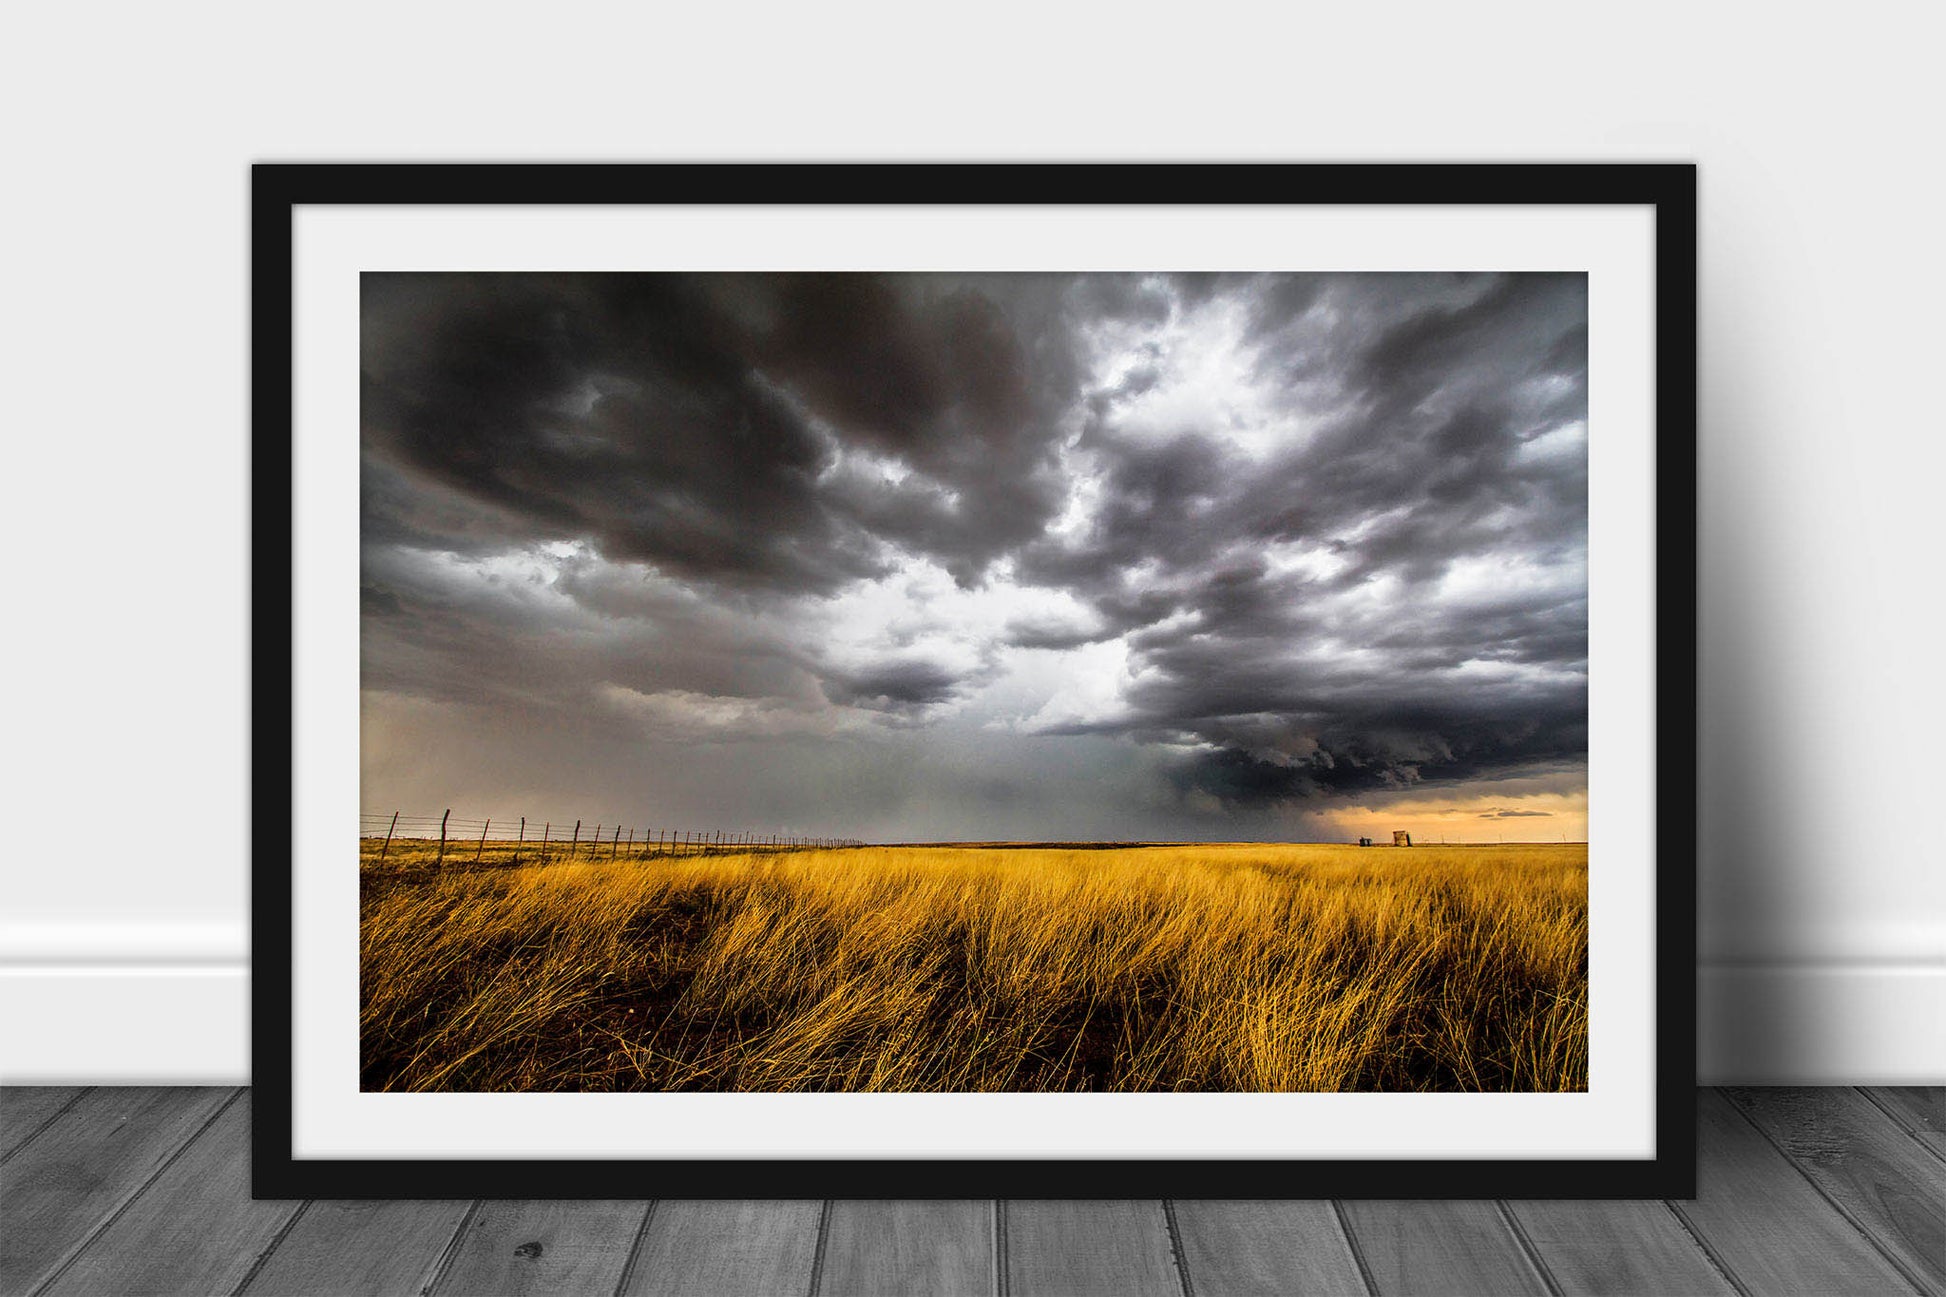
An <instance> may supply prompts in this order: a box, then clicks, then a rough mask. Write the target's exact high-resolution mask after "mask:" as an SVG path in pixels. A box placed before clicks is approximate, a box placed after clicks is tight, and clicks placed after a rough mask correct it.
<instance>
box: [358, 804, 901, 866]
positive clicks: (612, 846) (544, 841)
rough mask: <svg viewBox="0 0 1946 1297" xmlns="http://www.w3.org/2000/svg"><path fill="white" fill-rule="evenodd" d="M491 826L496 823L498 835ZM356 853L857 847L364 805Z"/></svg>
mask: <svg viewBox="0 0 1946 1297" xmlns="http://www.w3.org/2000/svg"><path fill="white" fill-rule="evenodd" d="M496 827H497V828H498V830H499V833H498V836H495V833H494V831H495V829H496ZM358 838H359V853H358V854H359V857H360V859H361V860H362V859H365V858H367V857H374V858H375V859H377V860H385V859H386V858H387V857H389V856H391V855H393V854H394V853H395V852H398V853H401V854H403V853H405V852H407V851H410V852H411V853H412V854H413V855H414V856H423V855H424V854H425V853H426V852H427V851H428V850H430V849H432V848H433V844H434V843H437V844H438V845H437V855H436V856H435V858H434V863H435V864H445V863H446V862H447V861H448V860H452V861H458V862H467V863H472V864H483V863H486V862H487V861H488V860H489V859H490V860H492V861H494V862H496V863H503V862H509V860H510V861H511V863H514V864H519V863H522V862H523V860H525V861H529V862H533V863H546V862H551V861H557V860H575V859H581V860H588V859H593V860H622V859H629V860H644V859H650V858H654V857H658V856H709V855H730V854H738V855H748V854H751V853H753V852H765V853H782V852H789V851H829V850H834V849H838V848H844V847H862V846H864V845H865V843H863V842H861V841H858V840H856V839H853V838H822V837H806V836H802V835H796V834H787V833H774V832H765V831H761V830H753V829H672V828H667V827H663V828H654V827H648V826H644V827H640V828H638V827H636V826H634V825H630V824H624V823H620V822H608V821H597V822H596V823H595V824H594V826H593V827H592V828H590V827H589V826H588V824H587V821H585V820H576V821H574V823H573V824H572V825H569V824H568V823H567V822H566V821H555V820H540V821H533V820H529V819H528V818H527V817H526V816H524V815H511V816H488V817H483V818H480V819H471V818H466V817H461V816H455V815H454V814H453V813H452V811H451V810H447V811H445V812H444V813H443V814H439V815H407V814H405V813H404V812H402V811H363V812H360V813H359V816H358Z"/></svg>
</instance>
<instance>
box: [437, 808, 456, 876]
mask: <svg viewBox="0 0 1946 1297" xmlns="http://www.w3.org/2000/svg"><path fill="white" fill-rule="evenodd" d="M452 813H453V808H452V807H450V806H448V807H447V808H446V814H445V815H442V816H440V817H439V861H438V863H439V864H442V865H443V864H445V863H446V821H447V819H448V818H450V817H451V816H452Z"/></svg>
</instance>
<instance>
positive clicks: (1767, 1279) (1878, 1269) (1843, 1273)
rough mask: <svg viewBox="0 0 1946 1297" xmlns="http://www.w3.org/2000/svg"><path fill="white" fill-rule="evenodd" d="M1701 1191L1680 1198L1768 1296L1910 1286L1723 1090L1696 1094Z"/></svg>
mask: <svg viewBox="0 0 1946 1297" xmlns="http://www.w3.org/2000/svg"><path fill="white" fill-rule="evenodd" d="M1697 1120H1698V1123H1699V1130H1698V1136H1699V1144H1698V1149H1697V1168H1696V1175H1697V1185H1696V1197H1695V1199H1694V1200H1689V1201H1683V1202H1678V1203H1675V1204H1674V1207H1675V1209H1676V1211H1677V1212H1678V1213H1680V1214H1681V1215H1682V1217H1683V1218H1684V1220H1686V1221H1687V1222H1688V1223H1689V1226H1690V1228H1691V1230H1693V1231H1694V1232H1695V1233H1696V1235H1697V1236H1698V1237H1699V1238H1701V1239H1702V1241H1703V1242H1704V1244H1705V1245H1707V1246H1708V1247H1709V1249H1710V1251H1711V1252H1712V1253H1713V1254H1714V1255H1715V1256H1716V1257H1717V1259H1718V1260H1719V1261H1721V1262H1722V1263H1723V1264H1724V1265H1725V1266H1726V1267H1728V1269H1729V1272H1730V1274H1731V1276H1732V1277H1734V1278H1735V1279H1736V1280H1737V1282H1739V1283H1740V1284H1742V1285H1743V1287H1744V1288H1746V1289H1748V1290H1749V1291H1751V1292H1755V1293H1762V1294H1764V1297H1790V1295H1791V1294H1804V1297H1829V1294H1832V1293H1874V1294H1885V1293H1908V1292H1911V1291H1912V1287H1911V1285H1910V1284H1908V1283H1907V1282H1906V1281H1905V1279H1904V1277H1903V1276H1901V1275H1900V1274H1899V1272H1898V1271H1897V1270H1895V1269H1894V1268H1893V1267H1892V1264H1891V1263H1890V1262H1889V1261H1887V1260H1886V1259H1885V1258H1884V1257H1883V1256H1880V1255H1879V1252H1878V1249H1876V1248H1875V1247H1873V1246H1872V1245H1871V1243H1870V1242H1868V1241H1867V1240H1866V1238H1865V1236H1864V1235H1862V1234H1860V1233H1859V1232H1858V1230H1857V1229H1855V1228H1854V1227H1853V1226H1852V1224H1851V1222H1850V1221H1848V1220H1846V1219H1845V1218H1844V1217H1843V1216H1841V1215H1839V1214H1838V1211H1837V1209H1836V1208H1834V1207H1833V1206H1832V1205H1831V1204H1830V1203H1829V1202H1827V1201H1826V1200H1825V1198H1824V1196H1823V1195H1822V1194H1820V1193H1819V1192H1818V1191H1817V1190H1816V1189H1814V1188H1812V1187H1811V1184H1810V1182H1809V1181H1808V1180H1806V1179H1805V1178H1804V1177H1803V1176H1801V1175H1799V1174H1798V1173H1797V1168H1795V1167H1793V1166H1792V1165H1791V1164H1790V1162H1789V1161H1788V1160H1787V1159H1786V1158H1785V1157H1784V1155H1783V1154H1782V1153H1780V1152H1778V1151H1777V1149H1776V1148H1775V1147H1774V1146H1772V1144H1771V1142H1770V1141H1769V1140H1767V1139H1765V1138H1764V1137H1763V1135H1762V1134H1761V1133H1760V1132H1759V1131H1758V1130H1757V1128H1756V1127H1755V1126H1753V1125H1751V1124H1750V1122H1749V1121H1748V1120H1746V1119H1745V1118H1744V1116H1743V1114H1742V1113H1740V1112H1738V1111H1737V1110H1736V1109H1735V1108H1734V1107H1733V1106H1732V1105H1731V1103H1730V1101H1729V1100H1728V1099H1726V1098H1724V1097H1723V1096H1722V1095H1720V1094H1717V1093H1715V1092H1714V1091H1705V1092H1704V1093H1703V1095H1702V1096H1701V1102H1699V1103H1698V1104H1697Z"/></svg>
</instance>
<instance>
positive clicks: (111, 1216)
mask: <svg viewBox="0 0 1946 1297" xmlns="http://www.w3.org/2000/svg"><path fill="white" fill-rule="evenodd" d="M242 1097H243V1088H242V1087H241V1086H238V1087H237V1088H236V1089H233V1090H231V1091H230V1096H229V1097H228V1098H227V1099H225V1100H223V1102H221V1103H219V1104H217V1105H216V1108H215V1109H214V1110H213V1111H212V1112H211V1113H210V1114H209V1116H208V1117H206V1118H204V1119H203V1121H202V1123H201V1124H200V1125H198V1126H197V1127H196V1129H195V1130H192V1131H190V1132H189V1137H188V1138H187V1139H185V1140H183V1142H182V1143H180V1144H178V1145H176V1146H175V1147H174V1148H172V1149H170V1150H169V1156H167V1157H165V1158H163V1159H162V1160H161V1161H160V1162H158V1163H156V1165H155V1169H154V1170H153V1171H150V1172H149V1173H148V1175H146V1176H144V1177H143V1178H142V1183H141V1184H139V1185H137V1186H136V1188H135V1192H134V1193H131V1194H129V1195H128V1197H126V1198H124V1199H122V1200H121V1201H120V1202H118V1203H116V1204H115V1205H114V1206H113V1207H112V1208H110V1209H109V1210H108V1211H107V1212H105V1213H103V1215H102V1218H101V1219H100V1220H98V1221H96V1222H95V1223H94V1224H93V1225H92V1226H90V1227H89V1228H88V1231H87V1233H85V1234H83V1235H82V1236H81V1241H80V1242H78V1243H76V1244H75V1245H74V1246H73V1247H71V1248H70V1249H68V1252H67V1255H65V1256H63V1257H62V1258H61V1259H60V1260H59V1261H58V1262H56V1263H55V1265H54V1267H53V1268H52V1269H50V1270H49V1271H47V1273H46V1274H44V1275H42V1276H41V1278H40V1282H38V1283H36V1284H35V1285H34V1286H33V1287H32V1288H30V1289H28V1291H29V1292H30V1293H36V1294H38V1293H43V1292H46V1291H47V1290H48V1289H49V1288H51V1287H52V1286H53V1285H54V1283H55V1281H56V1280H58V1279H60V1277H61V1276H62V1275H63V1274H66V1273H67V1272H68V1271H69V1270H70V1269H72V1268H73V1266H74V1263H75V1262H76V1261H79V1260H80V1259H81V1256H82V1254H83V1253H84V1252H86V1251H87V1250H88V1249H89V1248H91V1247H93V1246H94V1245H95V1241H96V1240H97V1239H99V1238H100V1237H101V1236H102V1235H103V1234H106V1233H107V1232H108V1230H109V1227H110V1226H112V1225H113V1224H114V1223H115V1222H116V1221H118V1220H120V1219H121V1218H122V1217H123V1216H124V1215H126V1214H127V1212H128V1209H129V1208H130V1207H133V1206H134V1205H135V1203H136V1201H137V1200H138V1199H139V1198H141V1196H142V1195H143V1194H145V1193H147V1192H148V1191H149V1187H150V1186H151V1185H153V1184H154V1183H155V1182H156V1181H157V1180H159V1179H161V1178H162V1174H163V1172H165V1171H167V1170H168V1169H169V1168H170V1167H172V1166H174V1165H175V1163H176V1159H177V1158H179V1157H181V1156H182V1155H183V1154H184V1153H185V1152H187V1151H188V1149H189V1146H190V1145H191V1144H194V1143H195V1142H196V1141H197V1140H198V1139H200V1138H201V1137H202V1134H203V1132H204V1131H206V1130H208V1129H209V1128H210V1127H211V1126H213V1125H215V1124H216V1119H217V1118H218V1117H221V1116H222V1115H223V1113H224V1112H225V1111H226V1110H227V1109H228V1108H229V1106H230V1105H231V1104H233V1103H235V1102H236V1101H237V1100H238V1099H241V1098H242Z"/></svg>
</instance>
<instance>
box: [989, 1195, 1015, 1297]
mask: <svg viewBox="0 0 1946 1297" xmlns="http://www.w3.org/2000/svg"><path fill="white" fill-rule="evenodd" d="M1011 1286H1012V1280H1011V1279H1009V1278H1008V1277H1007V1200H1006V1199H1005V1198H995V1199H994V1200H993V1293H994V1297H1009V1292H1008V1290H1009V1289H1010V1288H1011Z"/></svg>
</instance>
